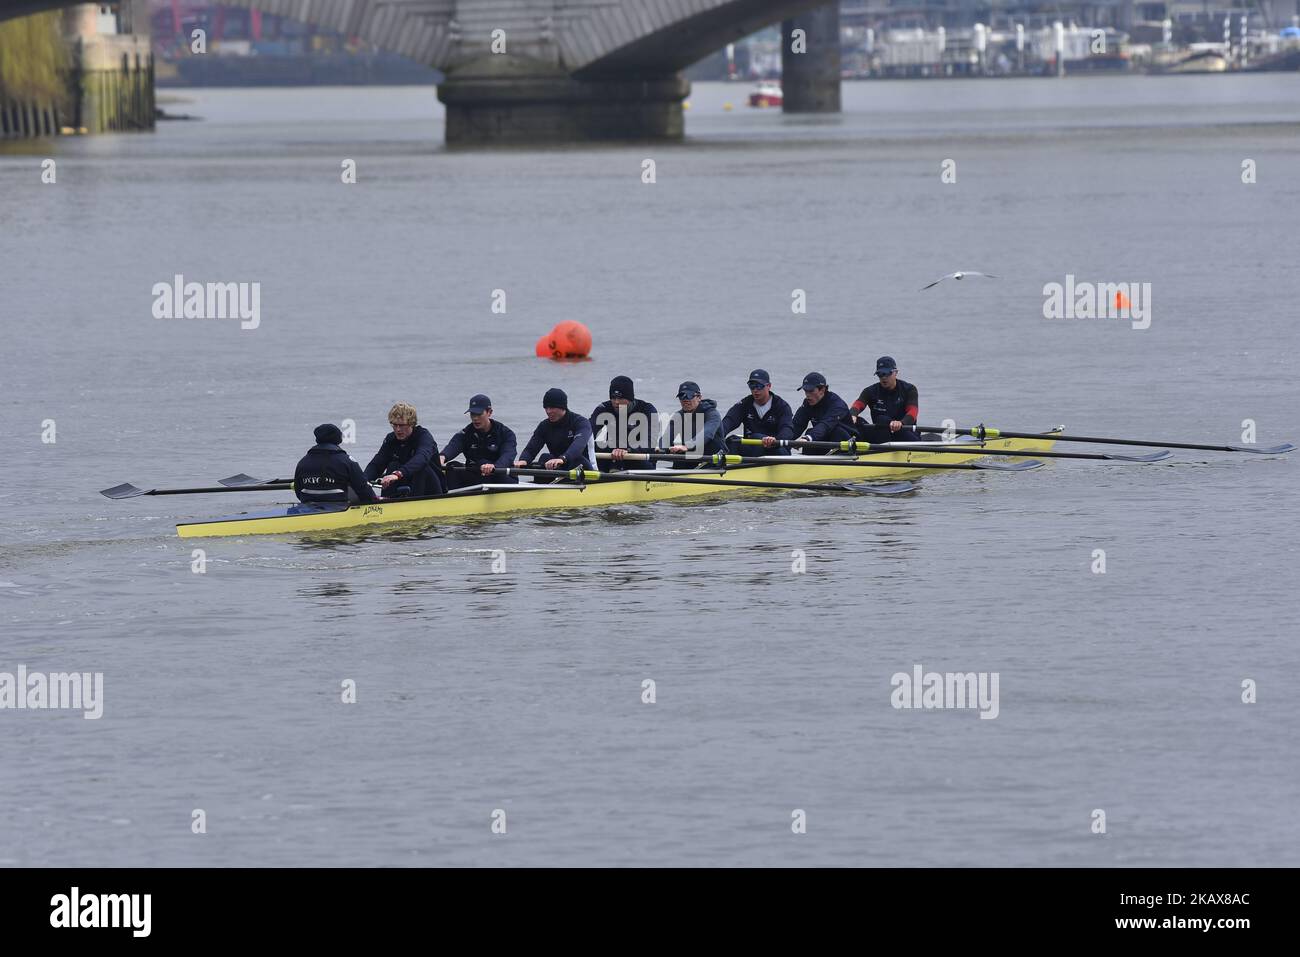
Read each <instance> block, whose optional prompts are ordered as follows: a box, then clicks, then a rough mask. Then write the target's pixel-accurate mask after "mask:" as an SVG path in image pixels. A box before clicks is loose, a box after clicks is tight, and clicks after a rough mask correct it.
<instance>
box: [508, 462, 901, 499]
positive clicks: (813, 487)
mask: <svg viewBox="0 0 1300 957" xmlns="http://www.w3.org/2000/svg"><path fill="white" fill-rule="evenodd" d="M639 454H642V455H644V454H645V453H639ZM630 457H631V456H629V458H630ZM492 474H493V475H505V476H510V475H529V476H532V477H533V478H549V479H565V480H567V481H569V482H575V483H577V484H579V485H587V484H595V483H597V482H655V483H661V482H662V483H664V484H667V485H711V486H713V487H714V488H727V487H729V486H736V487H739V488H783V489H797V490H799V491H804V492H850V493H852V494H854V495H864V494H865V495H901V494H903V493H904V492H911V491H914V490H915V489H916V486H915V485H913V484H912V483H911V482H888V483H882V484H880V485H866V484H863V483H860V482H828V483H821V482H817V483H812V482H747V481H744V480H743V479H731V478H723V477H719V478H704V477H703V476H700V477H692V476H691V475H690V474H689V473H686V474H682V473H680V472H671V471H668V470H664V472H663V474H662V475H660V474H659V473H655V474H654V475H645V474H642V475H629V474H628V473H627V472H597V471H593V470H591V469H570V470H568V471H566V472H561V471H558V470H555V471H553V470H551V469H517V468H505V469H497V470H496V471H495V472H493V473H492Z"/></svg>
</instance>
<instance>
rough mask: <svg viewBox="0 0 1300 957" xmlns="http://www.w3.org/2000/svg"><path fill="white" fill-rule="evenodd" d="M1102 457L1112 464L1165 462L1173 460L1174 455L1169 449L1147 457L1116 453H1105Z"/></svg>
mask: <svg viewBox="0 0 1300 957" xmlns="http://www.w3.org/2000/svg"><path fill="white" fill-rule="evenodd" d="M1101 457H1102V458H1103V459H1107V460H1108V461H1111V462H1163V461H1164V460H1165V459H1171V458H1173V457H1174V453H1173V452H1170V451H1169V450H1168V449H1161V450H1160V451H1159V452H1149V453H1147V454H1146V455H1119V454H1118V453H1115V452H1105V453H1103V454H1102V456H1101Z"/></svg>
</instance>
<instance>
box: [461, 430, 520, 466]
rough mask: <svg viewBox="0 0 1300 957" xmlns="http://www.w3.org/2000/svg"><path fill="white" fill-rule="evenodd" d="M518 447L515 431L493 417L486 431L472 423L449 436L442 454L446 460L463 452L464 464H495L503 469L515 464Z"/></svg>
mask: <svg viewBox="0 0 1300 957" xmlns="http://www.w3.org/2000/svg"><path fill="white" fill-rule="evenodd" d="M518 447H519V444H518V440H517V439H515V433H514V432H513V431H512V430H511V429H509V428H507V427H506V425H505V423H503V422H498V421H497V420H496V419H493V420H492V427H491V428H490V429H488V430H487V431H486V432H480V431H479V430H478V429H476V428H474V426H473V424H472V423H471V424H470V425H467V426H465V428H463V429H461V430H460V431H459V432H457V433H456V434H455V435H453V436H452V437H451V440H450V441H449V442H448V443H447V447H446V448H445V449H443V450H442V454H443V457H444V458H446V459H447V461H448V462H450V461H451V460H452V459H454V458H455V457H456V456H458V455H461V454H463V455H464V456H465V464H466V465H495V466H496V467H497V468H499V469H504V468H509V467H510V466H512V465H514V464H515V458H516V452H517V451H518Z"/></svg>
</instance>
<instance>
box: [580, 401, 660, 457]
mask: <svg viewBox="0 0 1300 957" xmlns="http://www.w3.org/2000/svg"><path fill="white" fill-rule="evenodd" d="M638 415H642V416H645V419H644V422H642V421H638V420H637V419H636V418H634V416H638ZM625 417H626V418H625ZM590 421H591V431H592V432H593V433H594V432H599V431H600V429H601V427H602V426H607V430H606V432H605V441H603V442H601V443H600V448H601V449H627V451H629V452H653V451H655V449H656V448H657V447H658V446H657V443H658V441H659V410H658V409H656V408H655V407H654V406H653V405H651V404H650V403H649V402H646V401H645V400H643V399H633V400H632V401H631V402H630V403H629V404H628V405H627V406H626V412H624V413H620V412H619V410H618V408H617V407H616V406H615V405H614V402H613V400H609V401H607V402H602V403H601V404H600V405H598V406H596V408H595V409H593V410H592V413H591V419H590ZM624 421H625V422H626V423H627V430H628V432H629V433H631V432H633V431H635V432H638V433H644V435H645V438H646V442H645V444H644V445H636V446H632V445H620V444H619V443H618V441H617V439H618V438H620V436H619V435H618V427H619V423H620V422H624ZM628 437H629V436H622V438H628Z"/></svg>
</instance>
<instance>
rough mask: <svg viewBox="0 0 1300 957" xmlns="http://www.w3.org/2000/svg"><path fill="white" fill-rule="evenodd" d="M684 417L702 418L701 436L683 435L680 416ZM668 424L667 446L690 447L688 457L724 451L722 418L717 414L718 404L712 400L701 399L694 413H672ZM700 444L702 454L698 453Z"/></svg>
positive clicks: (679, 411)
mask: <svg viewBox="0 0 1300 957" xmlns="http://www.w3.org/2000/svg"><path fill="white" fill-rule="evenodd" d="M686 415H702V416H704V430H703V433H702V434H698V435H697V434H692V435H690V436H686V435H683V429H682V424H683V423H682V416H686ZM669 422H670V423H671V425H670V428H669V430H668V444H669V445H685V446H689V447H691V451H689V452H687V454H688V455H698V454H702V455H712V454H713V453H714V452H722V451H725V449H726V443H725V442H724V441H723V436H724V434H725V433H724V432H723V431H722V416H721V415H720V414H719V413H718V403H716V402H714V401H713V400H712V399H701V400H700V404H699V405H697V406H696V407H695V411H694V412H682V411H681V410H678V411H676V412H674V413H673V414H672V416H671V417H670V419H669ZM701 442H703V451H702V452H700V451H699V443H701Z"/></svg>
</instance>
